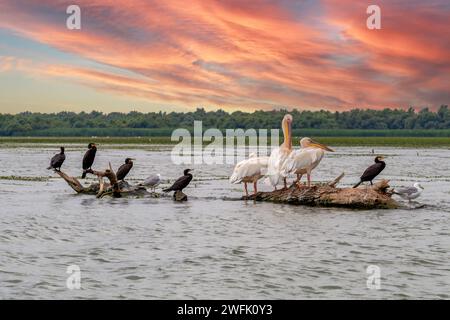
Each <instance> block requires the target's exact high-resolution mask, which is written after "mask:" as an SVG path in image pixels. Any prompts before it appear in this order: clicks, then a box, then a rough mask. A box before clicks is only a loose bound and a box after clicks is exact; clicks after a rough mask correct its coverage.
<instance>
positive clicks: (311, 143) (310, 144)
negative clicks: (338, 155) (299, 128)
mask: <svg viewBox="0 0 450 320" xmlns="http://www.w3.org/2000/svg"><path fill="white" fill-rule="evenodd" d="M300 145H301V146H302V148H308V147H312V148H319V149H323V150H326V151H330V152H334V150H333V149H331V148H329V147H328V146H326V145H324V144H322V143H319V142H317V141H315V140H313V139H311V138H308V137H306V138H303V139H301V140H300Z"/></svg>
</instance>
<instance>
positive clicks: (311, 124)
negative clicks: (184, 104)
mask: <svg viewBox="0 0 450 320" xmlns="http://www.w3.org/2000/svg"><path fill="white" fill-rule="evenodd" d="M287 112H289V113H291V114H292V115H293V117H294V123H293V129H294V134H296V133H297V134H298V133H304V132H308V131H311V132H314V133H316V135H323V136H370V135H374V136H422V135H423V136H450V110H449V109H448V106H446V105H443V106H441V107H440V108H439V109H438V110H437V111H431V110H429V109H428V108H423V109H421V110H420V111H416V110H415V109H413V108H410V109H408V110H402V109H383V110H370V109H369V110H366V109H353V110H350V111H343V112H337V111H336V112H331V111H326V110H321V111H301V110H297V109H294V110H291V111H287V110H272V111H255V112H252V113H247V112H242V111H236V112H232V113H228V112H225V111H223V110H217V111H205V110H204V109H202V108H199V109H197V110H196V111H194V112H185V113H182V112H170V113H166V112H150V113H141V112H135V111H133V112H129V113H117V112H113V113H108V114H105V113H102V112H97V111H92V112H90V113H86V112H80V113H75V112H59V113H49V114H46V113H32V112H23V113H18V114H0V136H42V137H45V136H54V137H58V136H60V137H61V136H124V137H127V136H170V134H171V132H172V130H173V129H175V128H187V129H191V128H192V127H193V123H194V120H201V121H203V128H219V129H227V128H230V129H237V128H242V129H250V128H254V129H260V128H267V129H268V128H279V127H280V121H281V119H282V118H283V116H284V115H285V114H286V113H287Z"/></svg>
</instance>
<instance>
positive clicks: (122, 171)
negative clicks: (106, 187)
mask: <svg viewBox="0 0 450 320" xmlns="http://www.w3.org/2000/svg"><path fill="white" fill-rule="evenodd" d="M133 160H134V159H132V158H126V159H125V163H124V164H123V165H121V166H120V167H119V170H117V173H116V177H117V181H120V180H123V179H125V177H126V176H127V174H128V173H129V172H130V170H131V168H133Z"/></svg>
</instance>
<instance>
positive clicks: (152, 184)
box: [141, 173, 161, 192]
mask: <svg viewBox="0 0 450 320" xmlns="http://www.w3.org/2000/svg"><path fill="white" fill-rule="evenodd" d="M160 183H161V175H160V174H159V173H158V174H153V175H151V176H149V177H147V178H146V179H145V180H144V182H143V183H141V186H144V187H147V188H151V189H153V192H155V190H156V187H157V186H159V184H160Z"/></svg>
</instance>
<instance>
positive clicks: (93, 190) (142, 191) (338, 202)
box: [55, 164, 400, 209]
mask: <svg viewBox="0 0 450 320" xmlns="http://www.w3.org/2000/svg"><path fill="white" fill-rule="evenodd" d="M55 172H56V173H57V174H58V175H59V176H60V177H61V178H63V179H64V180H65V181H66V182H67V184H68V185H69V186H70V187H71V188H72V189H73V190H75V192H77V193H80V194H90V195H95V196H96V197H97V198H103V197H104V196H112V197H122V196H131V197H160V196H161V195H160V194H156V193H150V192H148V191H147V189H146V188H145V187H143V186H140V185H136V186H132V185H130V184H128V182H126V181H117V177H116V175H115V173H114V171H113V170H112V168H111V164H110V165H109V168H108V169H106V170H105V171H93V170H91V171H90V172H89V173H92V174H94V175H96V176H97V177H98V180H99V182H98V183H93V184H91V185H89V186H86V187H85V186H83V185H82V184H81V183H80V182H79V181H78V179H76V178H75V177H70V176H68V175H67V174H66V173H64V172H62V171H55ZM343 176H344V174H341V175H340V176H339V177H337V178H336V179H334V180H333V181H331V182H329V183H325V184H318V185H313V186H311V187H307V186H304V185H301V186H298V185H297V184H293V185H291V186H290V187H289V188H287V189H280V190H276V191H272V192H258V193H257V194H256V195H250V196H248V197H247V196H243V197H242V198H241V199H240V200H253V201H268V202H276V203H286V204H293V205H307V206H319V207H343V208H352V209H392V208H398V207H400V205H399V204H398V203H397V202H396V201H395V200H394V199H392V192H391V191H390V190H389V188H390V187H389V181H388V180H381V181H379V182H377V183H375V184H374V185H373V186H361V187H359V188H337V187H336V185H337V184H338V183H339V181H340V180H341V179H342V178H343ZM104 178H107V179H108V181H107V182H106V181H104ZM173 199H174V200H175V201H186V200H187V196H186V195H185V194H184V193H182V192H175V193H174V195H173Z"/></svg>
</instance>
